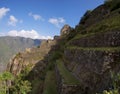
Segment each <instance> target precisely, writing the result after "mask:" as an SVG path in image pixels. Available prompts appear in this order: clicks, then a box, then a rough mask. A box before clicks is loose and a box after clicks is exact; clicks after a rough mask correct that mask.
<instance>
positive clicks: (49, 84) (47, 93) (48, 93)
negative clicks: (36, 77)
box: [43, 71, 57, 94]
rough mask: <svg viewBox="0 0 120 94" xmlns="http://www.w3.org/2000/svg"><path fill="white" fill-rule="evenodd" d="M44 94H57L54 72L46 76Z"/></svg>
mask: <svg viewBox="0 0 120 94" xmlns="http://www.w3.org/2000/svg"><path fill="white" fill-rule="evenodd" d="M43 94H57V84H56V77H55V72H54V71H48V72H47V74H46V79H45V84H44V91H43Z"/></svg>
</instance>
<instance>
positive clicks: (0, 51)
mask: <svg viewBox="0 0 120 94" xmlns="http://www.w3.org/2000/svg"><path fill="white" fill-rule="evenodd" d="M37 45H40V40H33V39H29V38H22V37H8V36H6V37H0V63H1V64H3V65H4V66H3V68H2V69H5V66H6V65H7V64H8V62H9V59H10V58H12V57H13V55H14V54H16V53H18V52H20V51H23V50H25V48H30V47H33V46H37ZM0 71H2V70H1V69H0Z"/></svg>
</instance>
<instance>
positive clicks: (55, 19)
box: [48, 18, 65, 27]
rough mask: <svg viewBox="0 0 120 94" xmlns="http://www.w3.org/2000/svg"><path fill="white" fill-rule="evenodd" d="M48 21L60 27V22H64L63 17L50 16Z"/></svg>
mask: <svg viewBox="0 0 120 94" xmlns="http://www.w3.org/2000/svg"><path fill="white" fill-rule="evenodd" d="M48 22H49V23H51V24H53V25H55V26H56V27H60V24H63V23H65V19H64V18H50V19H49V20H48Z"/></svg>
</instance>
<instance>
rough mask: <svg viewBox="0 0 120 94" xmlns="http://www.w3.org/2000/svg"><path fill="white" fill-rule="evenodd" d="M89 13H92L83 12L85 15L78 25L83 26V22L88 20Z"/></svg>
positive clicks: (88, 11) (89, 11)
mask: <svg viewBox="0 0 120 94" xmlns="http://www.w3.org/2000/svg"><path fill="white" fill-rule="evenodd" d="M91 12H92V10H87V11H86V12H85V14H84V15H83V17H82V18H81V20H80V24H84V23H85V21H86V20H87V19H88V18H89V16H90V14H91Z"/></svg>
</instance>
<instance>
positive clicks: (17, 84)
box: [10, 74, 31, 94]
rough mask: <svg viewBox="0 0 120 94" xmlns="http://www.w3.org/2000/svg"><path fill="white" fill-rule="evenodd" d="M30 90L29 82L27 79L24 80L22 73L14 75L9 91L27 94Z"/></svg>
mask: <svg viewBox="0 0 120 94" xmlns="http://www.w3.org/2000/svg"><path fill="white" fill-rule="evenodd" d="M30 91H31V83H30V82H29V81H28V80H25V76H24V75H23V74H19V75H18V76H17V77H15V79H14V81H13V84H12V87H11V88H10V93H12V94H17V93H18V94H27V93H28V92H30Z"/></svg>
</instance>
